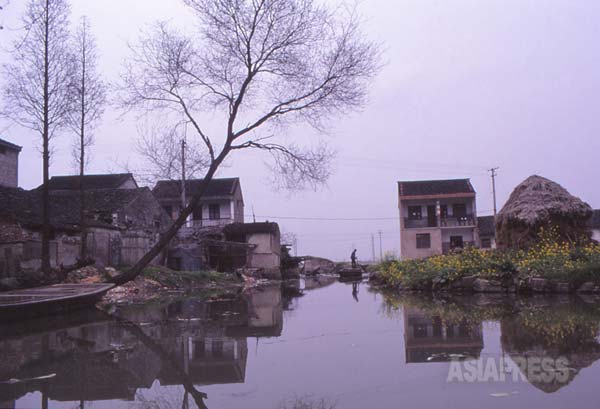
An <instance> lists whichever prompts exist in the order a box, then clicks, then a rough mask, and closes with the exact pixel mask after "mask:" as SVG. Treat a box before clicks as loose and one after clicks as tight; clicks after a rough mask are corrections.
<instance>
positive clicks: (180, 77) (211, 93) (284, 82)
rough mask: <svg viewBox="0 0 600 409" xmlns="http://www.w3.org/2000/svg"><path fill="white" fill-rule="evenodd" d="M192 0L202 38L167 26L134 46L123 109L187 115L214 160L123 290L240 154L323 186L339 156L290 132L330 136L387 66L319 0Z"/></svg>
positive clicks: (354, 28) (348, 21)
mask: <svg viewBox="0 0 600 409" xmlns="http://www.w3.org/2000/svg"><path fill="white" fill-rule="evenodd" d="M184 2H185V4H186V5H187V6H189V7H190V9H191V10H192V11H193V12H194V13H195V14H196V16H197V17H198V22H199V26H200V33H198V35H197V36H193V37H189V36H186V35H184V34H183V33H181V32H179V31H177V30H174V29H172V28H170V27H169V26H168V25H167V24H165V23H158V24H157V25H156V26H155V27H154V29H153V30H152V32H150V33H148V34H147V35H146V36H145V37H144V38H142V39H141V40H140V42H139V44H137V45H136V46H133V47H132V51H133V57H132V58H131V60H130V61H129V62H128V63H127V65H126V70H125V73H124V75H123V82H124V84H123V90H124V91H126V92H125V95H124V97H123V99H122V103H123V105H124V106H125V107H126V108H129V109H131V108H135V109H139V110H141V112H143V113H155V112H156V111H160V112H162V113H163V114H165V115H168V114H171V115H172V116H176V117H178V118H180V117H181V115H184V116H185V118H186V120H187V121H189V123H190V125H191V128H192V129H193V130H194V133H195V135H196V137H197V138H198V139H199V140H200V141H202V142H203V143H204V145H205V147H206V151H207V152H208V157H209V159H210V163H209V166H208V168H207V171H206V174H205V176H204V183H202V184H201V186H200V188H199V190H198V192H197V194H196V195H194V197H192V198H191V200H190V202H189V205H188V206H187V207H186V208H185V209H184V210H183V211H182V212H181V214H180V216H179V218H178V219H177V220H176V221H175V222H174V224H173V226H172V227H171V228H170V229H169V230H168V231H167V232H166V233H165V234H164V235H163V237H162V238H161V240H159V241H158V243H157V244H156V245H155V246H154V247H153V248H152V249H151V250H150V251H149V252H148V253H147V254H146V255H145V256H144V257H142V259H141V260H140V261H139V262H138V263H137V264H136V265H135V266H134V267H133V268H132V269H131V270H129V271H128V272H126V273H125V274H123V275H122V276H121V277H119V278H118V279H117V280H116V282H117V283H121V282H124V281H127V280H129V279H131V278H133V277H135V276H136V275H137V274H139V272H141V270H142V269H143V268H144V267H145V266H146V265H147V264H148V263H149V262H150V261H151V260H152V259H153V258H154V257H156V256H157V255H158V254H159V253H160V251H161V250H162V249H163V248H164V247H165V246H166V245H167V244H168V243H169V241H170V240H171V239H172V238H173V237H174V236H175V234H176V233H177V231H178V230H179V228H180V227H181V226H182V225H183V224H184V223H185V220H186V218H187V217H188V215H189V214H190V213H191V212H192V211H193V209H194V208H195V207H196V205H197V204H198V203H199V200H200V198H201V196H202V195H203V194H204V191H205V189H206V187H207V185H208V183H209V182H210V180H211V179H212V177H213V175H214V174H215V172H216V170H217V169H218V168H219V166H220V165H221V164H222V163H223V161H224V160H225V158H226V157H227V156H228V155H229V154H230V153H231V152H234V151H239V150H243V149H258V150H263V151H266V152H269V153H271V154H272V155H273V156H274V158H275V162H274V163H275V165H274V166H275V168H276V170H279V171H281V172H282V176H283V177H284V178H285V179H286V180H288V181H290V182H289V183H286V185H287V186H288V187H290V186H292V184H293V187H295V188H303V187H306V186H313V187H314V186H316V185H318V184H320V183H323V182H324V180H325V179H326V178H327V177H328V176H329V174H330V171H329V160H328V159H330V158H331V152H330V151H329V150H328V149H327V148H326V147H324V145H317V146H316V148H310V147H308V148H306V147H302V145H301V144H300V143H299V141H295V142H291V143H290V142H289V141H288V140H287V139H288V138H286V137H285V135H283V132H282V131H281V130H282V126H281V125H283V124H284V123H288V122H290V121H299V122H308V123H310V124H312V125H314V126H316V127H318V128H320V129H324V120H325V119H327V118H328V117H330V116H332V115H334V114H343V113H346V112H348V111H349V110H350V109H352V108H358V107H360V106H361V105H362V104H363V103H364V101H365V96H366V91H367V86H368V84H369V82H370V80H371V79H372V78H373V77H374V75H375V74H376V73H377V71H378V68H379V67H378V62H379V48H378V46H377V45H376V44H374V43H373V42H370V41H367V40H365V39H364V37H363V36H362V34H361V32H360V30H359V24H358V21H357V18H356V15H355V14H354V13H348V15H346V16H344V15H343V13H341V12H340V10H333V11H332V10H329V9H327V8H325V7H322V6H318V5H317V4H316V3H315V2H314V1H313V0H184ZM205 111H217V112H221V113H222V115H223V120H224V131H223V132H221V133H219V134H209V133H208V132H207V130H206V127H205V126H204V125H205V124H203V123H202V121H201V117H200V113H201V112H205Z"/></svg>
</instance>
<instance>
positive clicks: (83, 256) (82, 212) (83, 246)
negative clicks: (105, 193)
mask: <svg viewBox="0 0 600 409" xmlns="http://www.w3.org/2000/svg"><path fill="white" fill-rule="evenodd" d="M84 35H85V32H84ZM85 53H86V50H85V40H84V42H83V52H82V55H81V58H82V60H81V106H80V109H81V124H80V125H81V128H80V129H79V138H80V139H79V143H80V145H79V148H80V151H79V198H80V200H81V206H80V209H79V227H80V228H81V254H80V257H81V259H82V260H85V259H86V258H87V228H86V225H85V190H84V186H83V175H84V172H85V92H86V89H85V85H86V84H85V74H86V72H85V69H86V58H85Z"/></svg>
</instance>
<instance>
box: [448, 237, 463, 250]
mask: <svg viewBox="0 0 600 409" xmlns="http://www.w3.org/2000/svg"><path fill="white" fill-rule="evenodd" d="M463 247H464V243H463V238H462V236H450V248H451V249H462V248H463Z"/></svg>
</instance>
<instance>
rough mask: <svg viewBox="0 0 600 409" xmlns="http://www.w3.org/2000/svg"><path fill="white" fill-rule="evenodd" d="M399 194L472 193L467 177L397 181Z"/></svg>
mask: <svg viewBox="0 0 600 409" xmlns="http://www.w3.org/2000/svg"><path fill="white" fill-rule="evenodd" d="M398 193H399V194H400V196H403V197H405V196H431V195H450V194H461V193H465V194H474V193H475V189H473V186H472V185H471V182H470V180H469V179H449V180H418V181H404V182H398Z"/></svg>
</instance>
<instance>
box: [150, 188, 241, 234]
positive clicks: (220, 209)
mask: <svg viewBox="0 0 600 409" xmlns="http://www.w3.org/2000/svg"><path fill="white" fill-rule="evenodd" d="M201 184H202V180H201V179H192V180H186V182H185V194H186V203H189V200H190V199H191V198H192V197H193V196H194V195H195V194H196V193H197V192H198V191H199V189H200V186H201ZM153 193H154V196H156V198H157V199H158V201H159V202H160V204H161V205H162V206H163V208H164V209H165V210H166V212H167V213H168V214H169V215H170V216H171V217H172V218H173V220H175V219H176V218H177V217H179V213H180V211H181V203H182V192H181V181H180V180H161V181H159V182H158V183H156V186H155V187H154V189H153ZM234 222H237V223H243V222H244V197H243V196H242V187H241V185H240V180H239V178H229V179H213V180H211V181H210V183H209V184H208V187H207V189H206V190H205V192H204V194H203V195H202V199H201V200H200V204H199V205H198V206H197V207H196V209H194V212H193V213H192V215H191V216H190V218H189V219H188V227H212V226H223V225H225V224H229V223H234Z"/></svg>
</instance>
